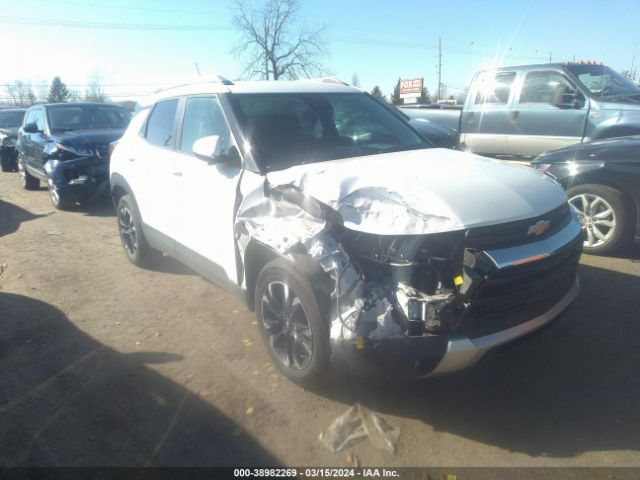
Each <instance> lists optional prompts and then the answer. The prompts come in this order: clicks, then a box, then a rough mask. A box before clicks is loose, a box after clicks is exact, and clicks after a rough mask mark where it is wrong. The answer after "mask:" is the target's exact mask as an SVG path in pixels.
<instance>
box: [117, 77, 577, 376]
mask: <svg viewBox="0 0 640 480" xmlns="http://www.w3.org/2000/svg"><path fill="white" fill-rule="evenodd" d="M153 103H154V104H153V106H152V107H151V108H146V109H143V110H141V111H140V112H139V113H138V114H137V115H136V116H135V117H134V119H133V120H132V122H131V125H130V126H129V128H128V129H127V131H126V133H125V134H124V136H123V137H122V139H121V140H120V141H119V142H118V144H117V146H116V147H115V149H114V151H113V154H112V159H111V176H110V180H111V189H112V193H113V201H114V203H115V205H116V212H117V222H118V229H119V232H120V237H121V240H122V245H123V247H124V253H125V254H126V256H127V257H128V259H129V260H130V261H131V262H132V263H134V264H136V265H141V266H144V265H148V264H150V263H152V262H153V260H154V258H157V254H158V252H159V251H161V252H164V253H166V254H169V255H171V256H174V257H176V258H178V259H179V260H181V261H182V262H184V263H185V264H187V265H189V266H190V267H191V268H193V269H194V270H195V271H196V272H199V273H200V274H202V275H203V276H204V277H206V278H208V279H210V280H211V281H212V282H214V283H216V284H218V285H220V286H221V287H222V288H224V289H226V290H227V291H229V292H232V293H235V294H237V295H238V296H239V297H240V298H242V299H244V300H245V301H246V302H247V304H248V306H249V307H250V308H252V309H254V310H255V312H256V316H257V319H258V322H257V323H258V328H259V330H260V333H261V335H262V338H263V341H264V344H265V347H266V349H267V350H268V352H269V354H270V356H271V358H272V360H273V362H274V363H275V364H276V365H277V367H278V368H279V369H280V370H281V371H282V372H283V373H284V374H285V375H286V376H287V377H289V378H290V379H292V380H295V381H300V382H310V381H313V380H315V379H317V378H318V377H319V376H321V375H322V373H323V372H324V371H325V370H326V369H327V367H328V364H329V360H330V357H331V356H332V355H335V356H336V357H339V358H341V359H343V361H344V363H345V364H346V365H347V366H348V367H349V368H350V369H351V370H352V371H354V372H356V373H359V374H361V375H366V376H369V375H373V376H377V377H383V378H393V379H402V378H415V377H425V376H428V375H436V374H443V373H447V372H451V371H454V370H458V369H461V368H464V367H467V366H470V365H472V364H474V363H475V362H476V361H477V360H478V359H479V358H480V357H482V356H483V354H484V353H485V352H487V351H488V350H489V349H491V348H493V347H495V346H497V345H500V344H503V343H506V342H509V341H511V340H514V339H515V338H517V337H520V336H522V335H525V334H527V333H529V332H531V331H533V330H535V329H537V328H539V327H541V326H542V325H545V324H547V323H548V322H550V321H551V320H553V319H554V318H556V317H557V316H558V315H560V313H561V312H563V311H564V310H565V309H566V308H567V307H568V306H569V305H570V304H571V302H572V301H573V300H574V299H575V298H576V296H577V294H578V290H579V287H578V281H577V277H576V268H577V262H578V258H579V256H580V252H581V249H582V231H581V228H580V223H579V222H578V219H577V217H576V215H575V214H574V213H573V211H572V209H571V208H570V207H569V204H568V202H567V199H566V195H565V193H564V191H563V189H562V187H561V186H560V185H559V184H558V183H557V182H556V181H554V180H553V179H552V178H551V177H549V176H548V175H546V174H544V173H542V172H538V171H536V170H534V169H532V168H529V167H525V166H521V165H508V164H505V163H504V162H500V161H496V160H492V159H486V158H482V157H476V156H474V155H471V154H469V153H464V152H458V151H454V150H447V149H443V148H430V144H429V143H427V142H426V141H425V140H424V139H423V138H422V137H421V136H420V135H419V134H418V132H417V131H416V130H415V129H413V128H412V127H411V126H410V125H409V124H408V123H407V121H406V119H405V118H404V117H403V116H402V115H400V114H399V113H398V112H397V111H395V110H394V109H391V108H387V107H385V106H384V105H382V104H380V102H378V101H377V100H375V99H374V98H373V97H371V96H370V95H368V94H366V93H364V92H362V91H360V90H358V89H356V88H352V87H349V86H347V85H344V84H342V83H340V82H337V81H331V80H326V79H325V80H322V81H321V80H306V81H278V82H238V83H235V84H234V83H232V82H229V81H227V80H224V81H220V82H204V83H198V84H192V85H184V86H180V87H176V88H171V89H167V90H165V91H163V92H160V93H158V94H157V96H156V98H155V99H154V101H153ZM212 341H215V340H214V339H212Z"/></svg>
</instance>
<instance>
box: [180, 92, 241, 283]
mask: <svg viewBox="0 0 640 480" xmlns="http://www.w3.org/2000/svg"><path fill="white" fill-rule="evenodd" d="M211 135H217V136H219V137H220V138H221V139H222V141H223V145H224V147H223V153H224V155H223V157H222V158H223V161H222V162H220V163H211V162H208V161H207V160H202V159H200V158H197V157H196V156H195V155H194V154H193V152H192V148H193V143H194V142H195V141H196V140H198V139H200V138H203V137H208V136H211ZM177 150H178V151H179V154H177V155H176V158H175V165H174V168H175V170H176V171H177V172H179V176H178V177H176V186H177V189H176V195H175V207H176V215H177V219H178V221H177V223H176V231H175V235H174V238H175V240H176V253H177V256H178V258H180V259H181V260H183V261H184V262H185V263H187V264H188V265H191V266H192V267H193V268H194V269H196V270H197V271H199V272H200V273H202V274H203V275H205V276H206V277H207V278H210V279H211V280H213V281H215V282H216V283H218V284H220V285H223V286H224V285H225V284H228V283H230V284H232V285H236V286H237V280H238V279H237V269H236V250H235V238H234V207H235V202H236V189H237V186H238V181H239V178H240V171H241V168H240V157H239V155H238V153H237V152H238V150H237V148H236V146H235V144H234V142H233V138H232V135H231V131H230V129H229V126H228V124H227V121H226V118H225V115H224V113H223V110H222V107H221V105H220V102H219V100H218V98H217V97H216V96H198V97H190V98H187V100H186V104H185V107H184V118H183V121H182V131H181V135H180V139H179V146H178V149H177Z"/></svg>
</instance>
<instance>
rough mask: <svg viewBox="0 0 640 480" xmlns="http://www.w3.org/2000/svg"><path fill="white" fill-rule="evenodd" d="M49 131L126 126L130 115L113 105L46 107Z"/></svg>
mask: <svg viewBox="0 0 640 480" xmlns="http://www.w3.org/2000/svg"><path fill="white" fill-rule="evenodd" d="M47 110H48V111H47V116H48V118H49V127H50V128H51V131H68V130H99V129H112V128H117V129H120V128H127V125H128V124H129V119H130V115H129V113H127V111H126V110H124V109H123V108H120V107H114V106H106V105H105V106H97V105H68V106H61V107H52V108H48V109H47Z"/></svg>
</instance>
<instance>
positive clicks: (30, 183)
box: [18, 158, 40, 190]
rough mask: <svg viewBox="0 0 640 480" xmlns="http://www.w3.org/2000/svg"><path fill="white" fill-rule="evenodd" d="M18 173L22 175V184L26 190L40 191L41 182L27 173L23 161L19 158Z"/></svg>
mask: <svg viewBox="0 0 640 480" xmlns="http://www.w3.org/2000/svg"><path fill="white" fill-rule="evenodd" d="M18 172H19V173H20V183H22V188H24V189H25V190H38V189H39V188H40V180H38V179H37V178H36V177H34V176H32V175H31V174H30V173H29V172H27V169H26V167H25V166H24V162H23V161H22V159H20V158H18Z"/></svg>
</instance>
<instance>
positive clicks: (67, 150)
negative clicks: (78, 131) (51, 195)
mask: <svg viewBox="0 0 640 480" xmlns="http://www.w3.org/2000/svg"><path fill="white" fill-rule="evenodd" d="M44 155H45V164H44V170H45V172H46V174H47V178H48V179H49V183H50V185H52V186H53V187H55V189H56V191H57V192H58V194H59V195H60V196H63V197H64V199H65V200H66V201H69V202H76V201H77V202H85V201H92V200H93V199H95V198H98V197H100V196H101V195H103V194H105V193H108V191H109V147H108V145H101V146H97V147H93V146H92V147H91V148H82V149H80V148H73V147H71V146H68V145H63V144H60V143H54V142H51V143H50V144H48V145H47V147H46V149H45V151H44Z"/></svg>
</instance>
